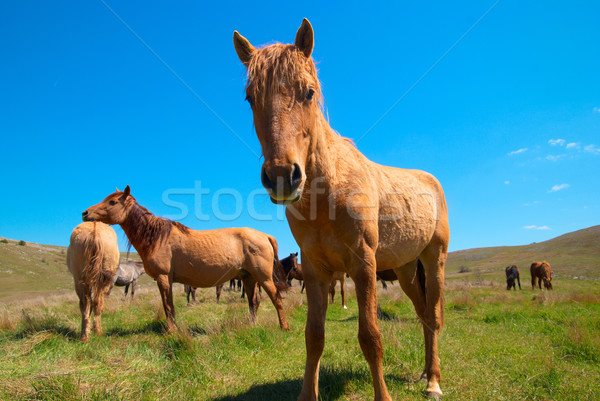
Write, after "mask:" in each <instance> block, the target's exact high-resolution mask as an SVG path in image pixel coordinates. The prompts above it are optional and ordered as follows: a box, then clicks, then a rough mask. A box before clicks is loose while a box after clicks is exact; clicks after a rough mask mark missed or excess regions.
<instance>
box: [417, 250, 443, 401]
mask: <svg viewBox="0 0 600 401" xmlns="http://www.w3.org/2000/svg"><path fill="white" fill-rule="evenodd" d="M447 255H448V247H447V245H446V244H445V242H444V241H435V240H434V241H432V242H431V243H430V244H429V245H428V246H427V247H426V248H425V250H424V251H423V253H422V254H421V255H420V256H419V260H420V261H421V262H422V264H423V269H424V273H425V288H426V289H427V290H426V291H425V322H424V324H425V328H424V330H426V331H427V332H428V334H429V335H426V336H425V341H426V346H425V351H426V353H425V365H426V368H427V372H426V373H427V389H426V390H425V392H426V394H427V396H428V397H431V398H436V399H437V398H439V397H441V396H442V390H441V389H440V380H441V371H440V360H439V357H438V344H437V339H438V334H439V332H440V330H441V329H442V326H443V324H444V305H443V302H444V298H443V292H444V267H445V264H446V258H447ZM417 273H418V272H417Z"/></svg>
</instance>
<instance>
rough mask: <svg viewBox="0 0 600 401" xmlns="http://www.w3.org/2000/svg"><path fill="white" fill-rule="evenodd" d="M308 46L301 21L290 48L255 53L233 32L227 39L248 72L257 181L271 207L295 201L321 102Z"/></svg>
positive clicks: (309, 33)
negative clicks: (259, 158) (259, 160)
mask: <svg viewBox="0 0 600 401" xmlns="http://www.w3.org/2000/svg"><path fill="white" fill-rule="evenodd" d="M313 43H314V36H313V29H312V26H311V25H310V22H308V20H307V19H304V21H303V22H302V26H300V29H298V32H297V34H296V41H295V43H294V44H293V45H291V44H289V45H284V44H279V43H278V44H273V45H270V46H266V47H263V48H255V47H254V46H252V45H251V44H250V42H249V41H248V40H247V39H246V38H244V37H243V36H242V35H240V34H239V33H238V32H237V31H236V32H234V34H233V44H234V46H235V50H236V52H237V54H238V57H239V58H240V60H241V61H242V63H243V64H244V65H245V66H246V67H247V68H248V83H247V85H246V100H247V101H248V103H249V104H250V106H251V107H252V113H253V115H254V127H255V129H256V134H257V136H258V140H259V141H260V144H261V147H262V153H263V156H264V157H265V162H264V164H263V166H262V171H261V181H262V184H263V186H264V187H265V189H266V190H267V192H268V193H269V195H270V197H271V200H272V201H273V202H274V203H280V204H289V203H293V202H295V201H297V200H298V199H300V196H301V195H302V190H303V188H304V184H305V181H306V164H307V158H308V155H309V149H310V145H311V132H312V131H313V128H314V127H315V124H316V123H317V122H318V120H317V116H319V115H320V113H319V111H320V101H321V88H320V85H319V80H318V79H317V69H316V67H315V64H314V62H313V60H312V58H311V53H312V50H313Z"/></svg>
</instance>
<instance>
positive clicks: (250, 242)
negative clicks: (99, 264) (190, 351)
mask: <svg viewBox="0 0 600 401" xmlns="http://www.w3.org/2000/svg"><path fill="white" fill-rule="evenodd" d="M83 220H84V221H101V222H104V223H107V224H120V225H121V228H123V231H124V232H125V234H126V235H127V238H128V239H129V241H130V243H131V244H132V245H133V247H134V248H135V249H136V250H137V251H138V254H139V255H140V257H141V258H142V261H143V262H144V269H145V270H146V273H148V275H149V276H150V277H152V278H153V279H154V280H156V283H157V284H158V289H159V290H160V295H161V298H162V302H163V307H164V310H165V315H166V317H167V329H168V331H175V330H177V327H176V325H175V307H174V305H173V283H182V284H187V285H190V286H192V287H201V288H208V287H216V286H218V285H220V284H223V283H225V282H227V281H229V280H231V279H233V278H241V279H242V282H243V283H244V288H245V290H246V293H247V294H248V307H249V308H250V317H251V319H252V321H254V320H255V318H256V312H257V310H258V306H259V303H260V299H259V298H258V291H257V288H258V285H260V286H261V287H262V288H263V289H264V290H265V292H266V293H267V294H268V295H269V298H271V302H273V305H274V306H275V309H276V310H277V315H278V317H279V325H280V327H281V328H282V329H284V330H288V329H289V325H288V322H287V321H286V319H285V316H284V311H283V305H282V303H281V295H280V290H285V289H287V285H286V283H285V278H284V274H283V269H282V268H281V265H280V263H279V259H278V258H277V241H275V238H273V237H271V236H270V235H267V234H265V233H261V232H260V231H256V230H253V229H251V228H225V229H220V230H204V231H198V230H192V229H190V228H188V227H186V226H184V225H183V224H181V223H176V222H174V221H170V220H166V219H163V218H160V217H156V216H154V215H153V214H152V213H150V212H149V211H148V210H147V209H146V208H145V207H143V206H141V205H140V204H139V203H137V201H136V200H135V198H134V197H133V196H131V193H130V188H129V185H128V186H127V187H126V188H125V191H123V192H121V191H119V190H117V192H114V193H112V194H110V195H108V196H107V197H106V198H105V199H104V200H103V201H102V202H100V203H98V204H97V205H94V206H92V207H90V208H89V209H87V210H86V211H84V212H83Z"/></svg>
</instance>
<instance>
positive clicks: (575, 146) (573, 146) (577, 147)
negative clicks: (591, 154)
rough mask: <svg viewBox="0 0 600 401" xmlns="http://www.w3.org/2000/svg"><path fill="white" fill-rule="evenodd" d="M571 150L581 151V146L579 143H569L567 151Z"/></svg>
mask: <svg viewBox="0 0 600 401" xmlns="http://www.w3.org/2000/svg"><path fill="white" fill-rule="evenodd" d="M571 148H575V149H579V144H578V143H577V142H570V143H567V149H571Z"/></svg>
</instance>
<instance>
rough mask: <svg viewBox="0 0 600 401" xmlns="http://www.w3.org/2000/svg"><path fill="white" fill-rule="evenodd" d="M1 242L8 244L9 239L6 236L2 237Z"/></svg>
mask: <svg viewBox="0 0 600 401" xmlns="http://www.w3.org/2000/svg"><path fill="white" fill-rule="evenodd" d="M0 242H2V243H3V244H8V240H7V239H6V238H2V239H1V240H0Z"/></svg>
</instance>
